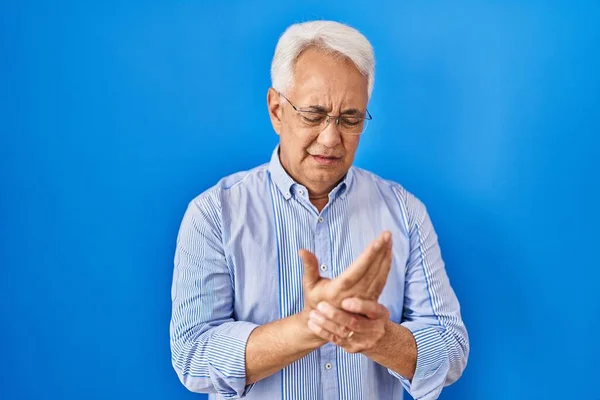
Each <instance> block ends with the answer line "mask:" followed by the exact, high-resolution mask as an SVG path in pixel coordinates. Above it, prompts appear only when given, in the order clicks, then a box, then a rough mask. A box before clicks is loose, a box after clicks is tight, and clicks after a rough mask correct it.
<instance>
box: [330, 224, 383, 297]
mask: <svg viewBox="0 0 600 400" xmlns="http://www.w3.org/2000/svg"><path fill="white" fill-rule="evenodd" d="M384 234H385V232H384V233H382V234H381V235H380V236H379V237H378V238H377V239H375V240H374V241H373V242H371V244H370V245H369V246H368V247H367V248H366V249H365V251H363V252H362V253H361V255H360V256H358V258H357V259H356V260H354V262H353V263H352V264H350V267H348V269H346V270H345V271H344V273H343V274H341V275H340V276H339V277H338V278H337V279H339V281H338V282H339V284H340V286H341V288H342V289H348V288H351V287H353V286H354V285H356V283H357V282H358V281H359V280H360V279H362V278H363V277H364V276H365V274H366V273H367V272H368V271H369V267H370V266H371V264H372V263H373V261H374V260H375V259H376V258H377V257H378V256H381V255H382V254H383V252H384V250H385V247H386V246H385V245H386V240H385V237H386V236H385V235H384Z"/></svg>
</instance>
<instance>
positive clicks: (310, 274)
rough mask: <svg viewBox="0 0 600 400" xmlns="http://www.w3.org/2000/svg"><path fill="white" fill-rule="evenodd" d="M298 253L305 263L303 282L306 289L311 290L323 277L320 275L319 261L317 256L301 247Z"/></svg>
mask: <svg viewBox="0 0 600 400" xmlns="http://www.w3.org/2000/svg"><path fill="white" fill-rule="evenodd" d="M298 255H299V256H300V258H301V259H302V262H303V263H304V276H303V277H302V283H303V285H304V288H305V289H306V290H311V289H312V288H313V287H314V286H315V284H316V283H317V282H318V281H319V279H320V278H321V276H320V275H319V262H318V261H317V257H315V255H314V254H313V253H311V252H310V251H308V250H305V249H301V250H300V251H299V252H298Z"/></svg>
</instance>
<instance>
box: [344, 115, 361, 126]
mask: <svg viewBox="0 0 600 400" xmlns="http://www.w3.org/2000/svg"><path fill="white" fill-rule="evenodd" d="M361 121H362V118H360V117H344V118H342V120H341V122H342V124H344V125H346V126H357V125H358V124H360V123H361Z"/></svg>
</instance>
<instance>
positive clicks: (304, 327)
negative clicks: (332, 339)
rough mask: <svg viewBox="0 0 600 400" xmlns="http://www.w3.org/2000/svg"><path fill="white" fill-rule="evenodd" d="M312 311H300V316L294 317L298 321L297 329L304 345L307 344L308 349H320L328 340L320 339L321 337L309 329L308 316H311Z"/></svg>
mask: <svg viewBox="0 0 600 400" xmlns="http://www.w3.org/2000/svg"><path fill="white" fill-rule="evenodd" d="M309 312H310V310H307V309H306V308H305V309H304V310H302V311H300V312H299V313H298V314H296V315H294V318H295V320H296V329H297V331H296V332H298V334H299V337H300V340H302V342H303V343H305V344H306V347H307V349H312V350H315V349H318V348H319V347H321V346H323V345H324V344H326V343H327V340H325V339H322V338H320V337H319V336H317V335H315V334H314V333H313V332H312V331H311V330H310V329H309V328H308V319H309V317H308V314H309Z"/></svg>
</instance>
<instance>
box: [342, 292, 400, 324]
mask: <svg viewBox="0 0 600 400" xmlns="http://www.w3.org/2000/svg"><path fill="white" fill-rule="evenodd" d="M342 309H344V310H345V311H348V312H352V313H356V314H362V315H366V316H367V317H368V318H370V319H379V318H383V317H385V316H386V315H387V314H388V313H389V311H388V309H387V308H386V307H385V306H384V305H382V304H379V303H378V302H376V301H372V300H364V299H360V298H358V297H352V298H349V299H344V300H343V301H342Z"/></svg>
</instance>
